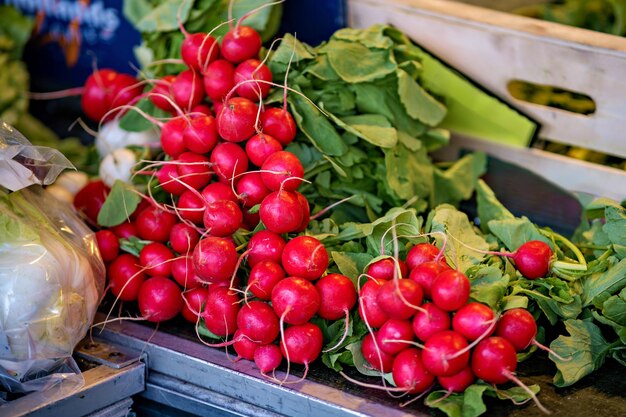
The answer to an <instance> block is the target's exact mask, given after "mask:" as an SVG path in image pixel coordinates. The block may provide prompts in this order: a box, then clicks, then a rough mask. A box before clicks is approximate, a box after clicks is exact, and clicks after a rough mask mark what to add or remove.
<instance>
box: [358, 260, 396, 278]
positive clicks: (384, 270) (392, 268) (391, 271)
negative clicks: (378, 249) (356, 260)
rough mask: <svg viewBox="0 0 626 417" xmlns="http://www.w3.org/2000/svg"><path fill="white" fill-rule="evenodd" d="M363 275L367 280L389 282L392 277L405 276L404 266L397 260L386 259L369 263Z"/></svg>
mask: <svg viewBox="0 0 626 417" xmlns="http://www.w3.org/2000/svg"><path fill="white" fill-rule="evenodd" d="M365 273H366V274H367V276H368V278H371V279H375V280H384V281H389V280H390V279H392V278H394V277H396V278H401V277H403V276H406V264H405V263H404V262H402V261H401V260H399V259H395V258H390V257H387V258H383V259H379V260H378V261H375V262H372V263H370V264H369V265H368V266H367V269H366V270H365Z"/></svg>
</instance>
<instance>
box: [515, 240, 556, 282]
mask: <svg viewBox="0 0 626 417" xmlns="http://www.w3.org/2000/svg"><path fill="white" fill-rule="evenodd" d="M552 256H553V252H552V248H550V246H549V245H548V244H547V243H545V242H542V241H541V240H531V241H528V242H526V243H524V244H523V245H521V246H520V247H519V248H517V250H516V251H515V253H514V254H513V256H512V257H513V261H514V262H515V266H516V267H517V269H518V270H519V271H520V272H521V273H522V275H523V276H525V277H526V278H528V279H536V278H540V277H545V276H546V275H547V274H548V272H549V271H550V262H551V260H552Z"/></svg>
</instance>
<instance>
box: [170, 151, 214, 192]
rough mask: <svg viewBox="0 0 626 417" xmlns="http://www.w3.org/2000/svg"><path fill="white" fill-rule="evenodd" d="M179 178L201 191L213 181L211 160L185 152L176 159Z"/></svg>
mask: <svg viewBox="0 0 626 417" xmlns="http://www.w3.org/2000/svg"><path fill="white" fill-rule="evenodd" d="M176 170H177V171H178V178H179V179H180V180H181V181H182V182H184V183H185V184H187V185H189V186H190V187H191V188H193V189H196V190H200V189H202V188H203V187H204V186H205V185H207V184H208V183H209V181H211V175H213V174H212V172H211V163H210V162H209V158H207V157H206V156H204V155H199V154H197V153H194V152H183V153H182V154H180V155H179V156H178V158H176Z"/></svg>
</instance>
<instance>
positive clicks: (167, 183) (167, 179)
mask: <svg viewBox="0 0 626 417" xmlns="http://www.w3.org/2000/svg"><path fill="white" fill-rule="evenodd" d="M183 152H184V150H183ZM181 153H182V152H181ZM179 176H180V175H179V174H178V169H177V168H176V164H175V163H174V162H170V161H165V162H163V165H162V166H161V168H160V169H159V170H158V171H157V173H156V178H157V180H158V181H159V185H160V186H161V188H162V189H163V190H164V191H166V192H167V193H169V194H173V195H181V194H183V193H184V192H185V191H188V188H187V187H185V184H184V183H183V182H182V181H181V180H180V178H178V177H179Z"/></svg>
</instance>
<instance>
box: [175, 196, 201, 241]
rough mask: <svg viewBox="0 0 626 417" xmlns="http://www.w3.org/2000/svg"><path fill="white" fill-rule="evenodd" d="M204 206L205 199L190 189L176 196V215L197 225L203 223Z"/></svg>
mask: <svg viewBox="0 0 626 417" xmlns="http://www.w3.org/2000/svg"><path fill="white" fill-rule="evenodd" d="M205 208H206V203H205V201H204V200H203V199H202V198H200V197H199V196H198V195H197V194H196V193H195V192H193V191H192V190H185V191H184V192H183V193H182V194H181V195H180V197H178V202H177V203H176V212H177V213H178V215H179V216H180V217H181V218H182V219H184V220H188V221H190V222H192V223H194V224H197V225H201V224H203V219H204V210H205ZM174 250H176V249H174ZM177 252H178V251H177Z"/></svg>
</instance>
